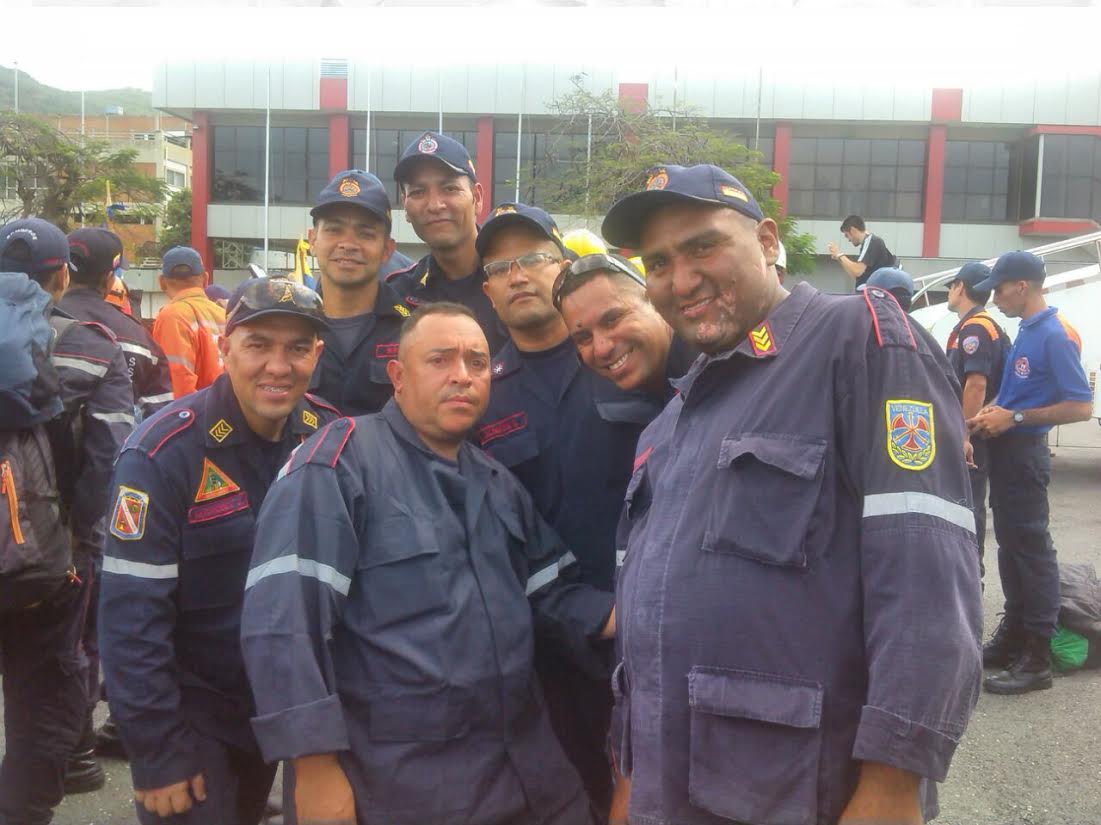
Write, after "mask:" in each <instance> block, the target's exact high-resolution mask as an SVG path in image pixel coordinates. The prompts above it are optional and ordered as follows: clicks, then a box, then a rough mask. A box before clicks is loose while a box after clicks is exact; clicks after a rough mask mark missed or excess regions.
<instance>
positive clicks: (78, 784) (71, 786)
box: [65, 713, 107, 794]
mask: <svg viewBox="0 0 1101 825" xmlns="http://www.w3.org/2000/svg"><path fill="white" fill-rule="evenodd" d="M106 782H107V775H106V774H104V772H103V768H102V767H100V764H99V762H97V761H96V735H95V732H94V731H93V730H92V714H91V713H89V714H88V716H87V718H86V719H85V721H84V730H83V732H82V733H81V734H80V741H79V742H78V743H77V746H76V750H74V751H73V755H72V756H70V757H69V761H68V763H67V764H66V765H65V793H66V794H77V793H89V792H91V791H98V790H99V789H100V788H102V787H103V786H104V784H106Z"/></svg>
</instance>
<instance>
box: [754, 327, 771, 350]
mask: <svg viewBox="0 0 1101 825" xmlns="http://www.w3.org/2000/svg"><path fill="white" fill-rule="evenodd" d="M749 342H750V343H751V344H753V349H755V350H756V351H757V352H758V353H762V352H768V351H769V350H771V349H772V336H771V335H770V334H769V331H768V327H767V326H764V327H760V328H758V329H755V330H753V331H752V332H751V333H749Z"/></svg>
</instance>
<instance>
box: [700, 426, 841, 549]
mask: <svg viewBox="0 0 1101 825" xmlns="http://www.w3.org/2000/svg"><path fill="white" fill-rule="evenodd" d="M826 446H827V444H826V441H825V440H824V439H816V438H807V437H805V436H797V435H786V434H774V433H746V434H744V435H734V436H729V437H727V438H724V439H723V441H722V445H721V446H720V448H719V456H718V465H717V467H718V473H717V477H716V482H715V489H714V490H713V491H711V492H710V493H709V495H710V498H711V502H712V504H711V507H710V509H709V510H708V513H707V517H706V518H707V521H706V525H705V531H704V538H703V549H704V551H706V552H713V553H733V554H735V555H738V556H743V557H746V558H750V559H754V560H756V561H759V562H763V563H765V564H774V565H779V566H785V567H806V565H807V548H806V537H807V533H808V531H809V529H810V526H811V519H812V517H813V515H814V510H815V505H816V504H817V502H818V497H819V494H820V492H821V489H822V465H823V463H824V462H825V456H826Z"/></svg>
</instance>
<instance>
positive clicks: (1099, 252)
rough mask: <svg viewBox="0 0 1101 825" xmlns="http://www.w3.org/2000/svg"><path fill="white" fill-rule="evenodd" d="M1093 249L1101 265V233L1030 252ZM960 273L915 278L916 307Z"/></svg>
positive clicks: (1043, 254) (988, 261)
mask: <svg viewBox="0 0 1101 825" xmlns="http://www.w3.org/2000/svg"><path fill="white" fill-rule="evenodd" d="M1089 246H1092V247H1093V251H1094V255H1095V256H1096V257H1097V262H1098V263H1099V264H1101V231H1099V232H1089V233H1087V234H1085V235H1079V236H1078V237H1076V238H1067V239H1066V240H1062V241H1055V242H1054V243H1049V244H1044V245H1043V246H1037V247H1033V248H1032V249H1030V250H1028V251H1029V252H1031V253H1032V254H1033V255H1038V256H1039V257H1041V258H1046V257H1047V256H1049V255H1055V254H1057V253H1059V252H1067V251H1069V250H1071V249H1081V248H1083V247H1089ZM997 260H998V257H997V256H995V257H993V258H988V259H986V260H985V261H983V263H984V264H986V265H987V266H993V265H994V262H995V261H997ZM959 271H960V267H958V266H956V267H952V269H944V270H941V271H940V272H933V273H932V274H930V275H922V276H921V277H920V278H914V297H913V303H914V304H915V305H916V304H917V302H918V299H920V298H923V297H925V295H926V293H927V292H929V290H930V289H933V288H935V287H938V286H943V285H944V284H947V283H950V282H951V281H952V280H953V279H954V278H955V277H956V273H957V272H959ZM925 303H926V305H928V304H929V299H928V298H925Z"/></svg>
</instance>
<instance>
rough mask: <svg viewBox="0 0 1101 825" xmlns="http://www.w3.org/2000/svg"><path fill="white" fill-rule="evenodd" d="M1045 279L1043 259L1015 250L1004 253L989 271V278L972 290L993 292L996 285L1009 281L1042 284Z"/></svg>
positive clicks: (1045, 271)
mask: <svg viewBox="0 0 1101 825" xmlns="http://www.w3.org/2000/svg"><path fill="white" fill-rule="evenodd" d="M1046 277H1047V270H1046V269H1045V268H1044V260H1043V258H1039V257H1037V256H1036V255H1033V254H1032V253H1031V252H1025V251H1023V250H1020V249H1017V250H1015V251H1013V252H1006V253H1005V254H1004V255H1002V257H1000V258H998V260H997V261H995V263H994V267H993V269H991V270H990V277H989V278H987V279H986V280H985V281H981V282H979V283H977V284H975V286H974V287H972V289H974V290H975V291H977V292H993V291H994V287H996V286H998V284H1005V283H1008V282H1010V281H1039V282H1040V283H1043V281H1044V279H1045V278H1046Z"/></svg>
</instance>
